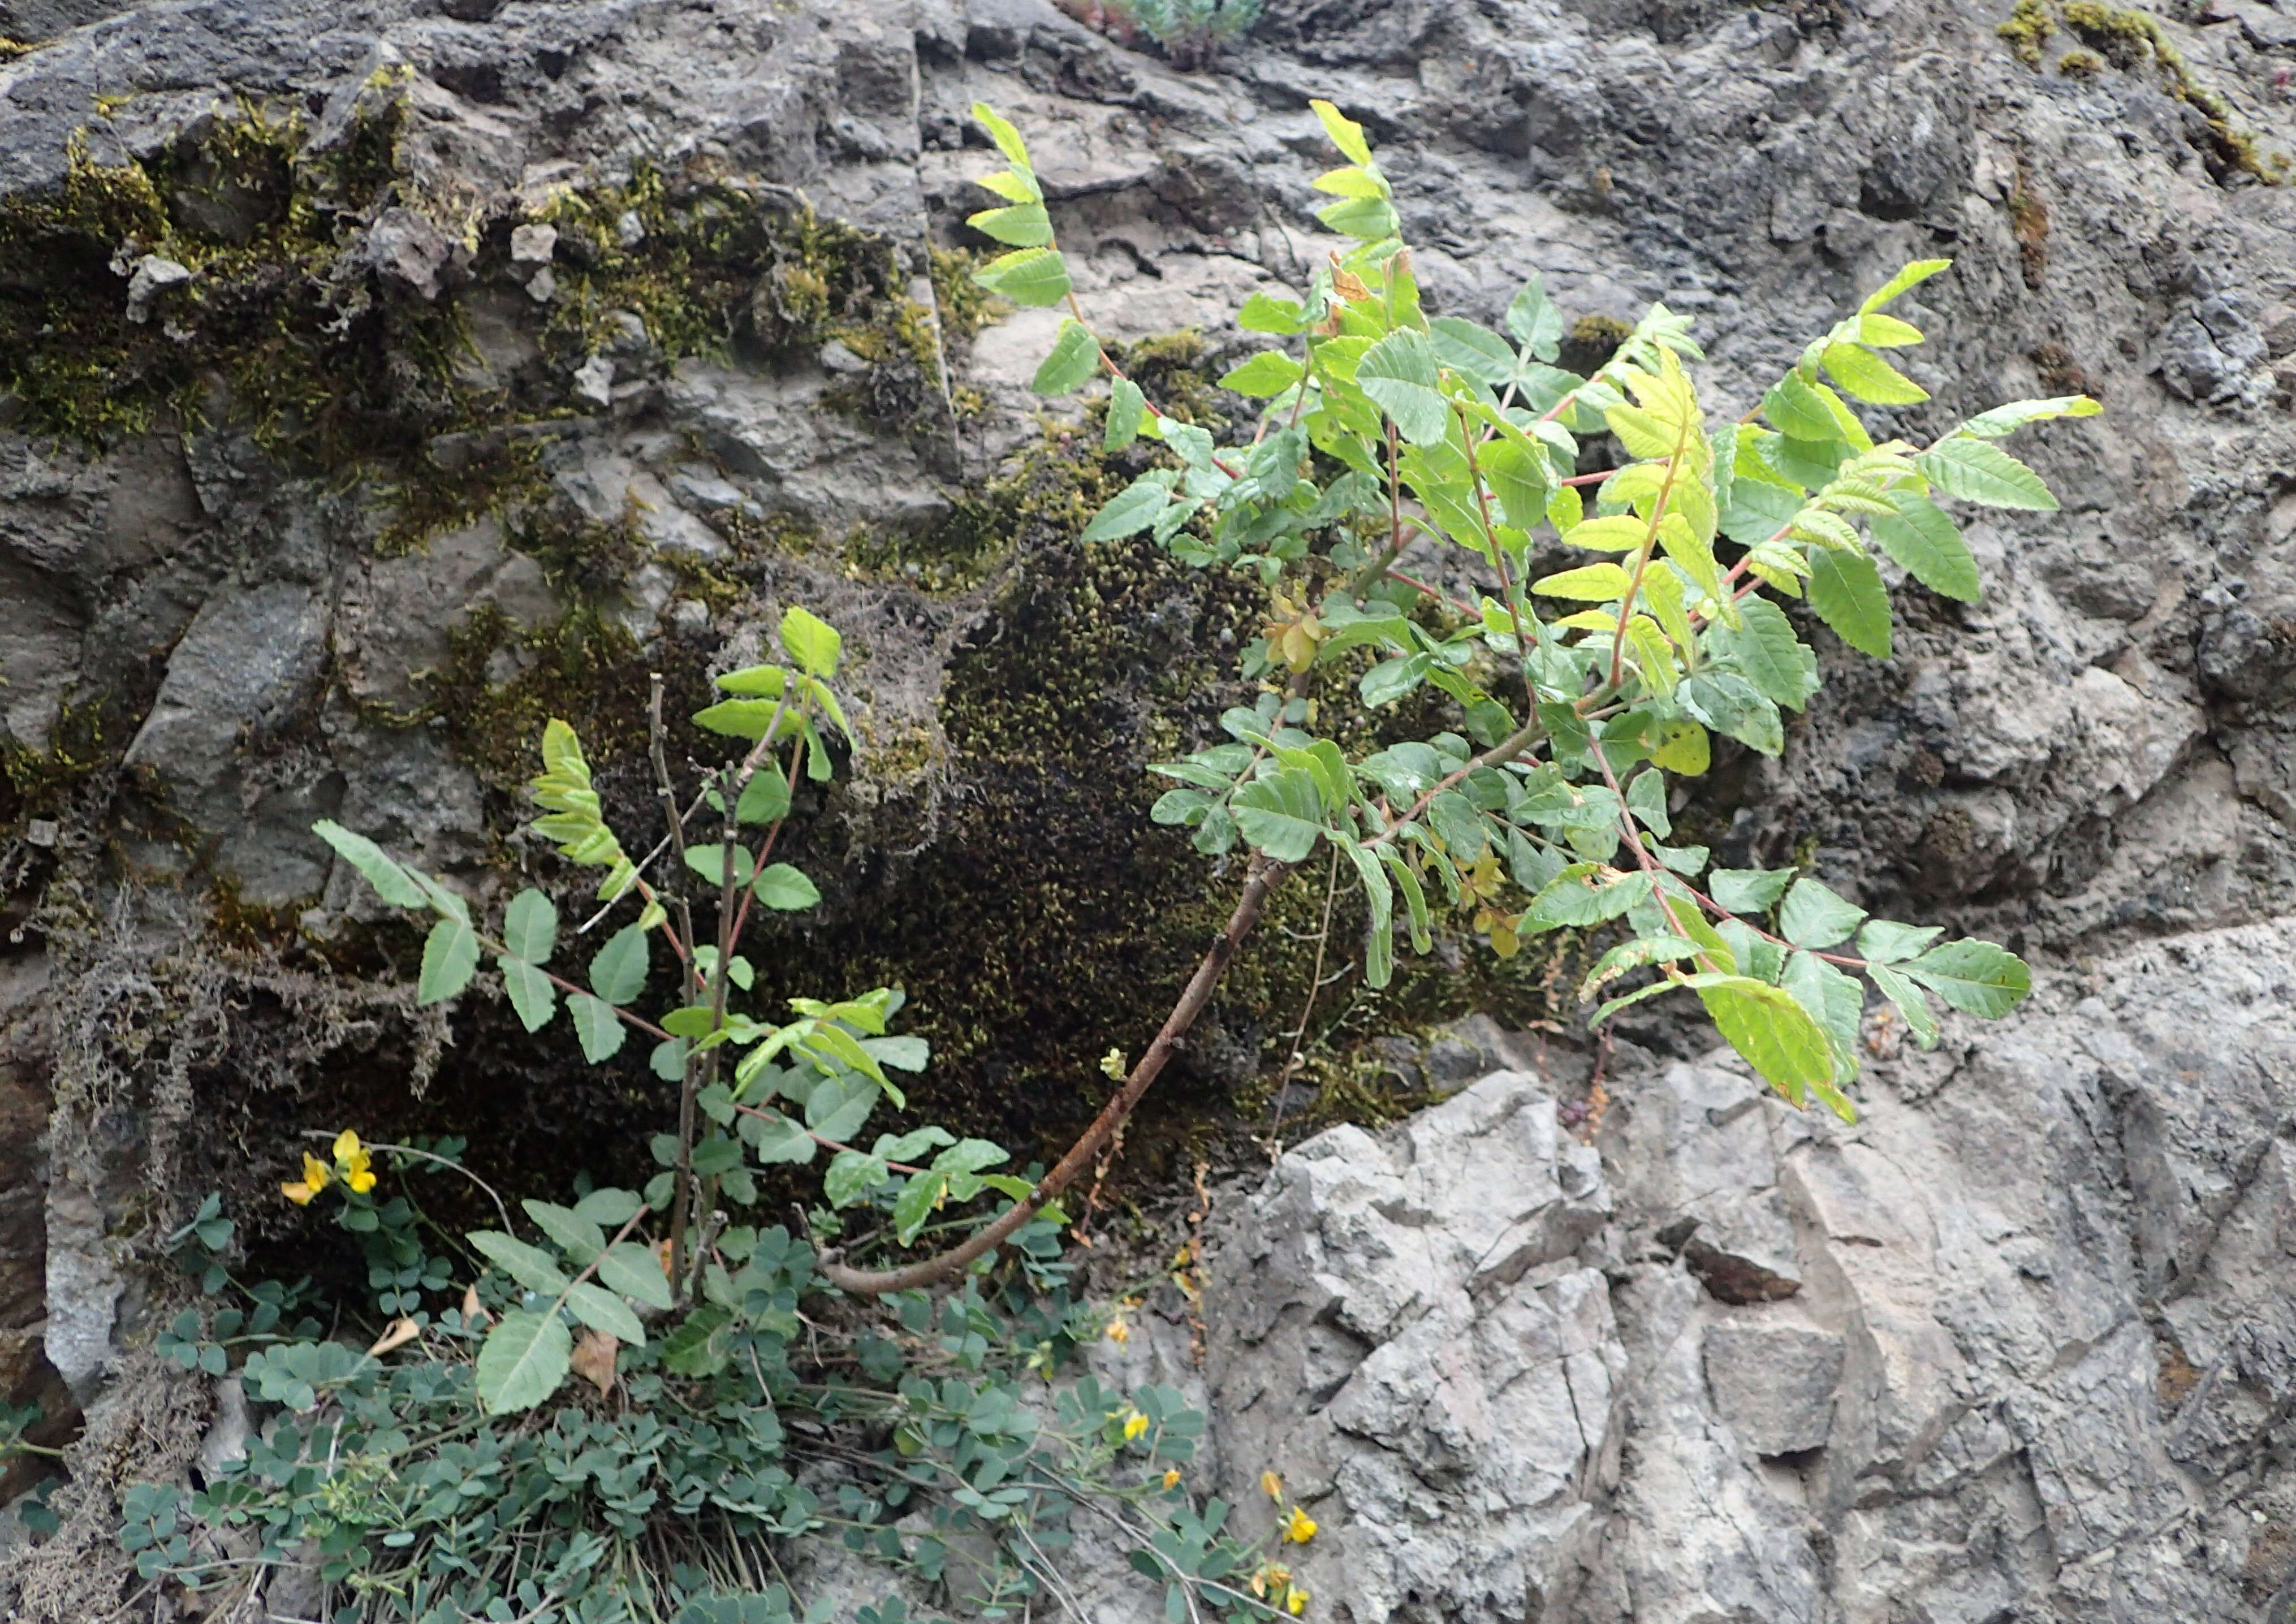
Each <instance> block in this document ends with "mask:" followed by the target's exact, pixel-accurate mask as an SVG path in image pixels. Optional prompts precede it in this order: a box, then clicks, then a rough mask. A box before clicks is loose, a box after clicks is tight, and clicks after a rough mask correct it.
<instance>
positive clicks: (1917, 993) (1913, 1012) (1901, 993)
mask: <svg viewBox="0 0 2296 1624" xmlns="http://www.w3.org/2000/svg"><path fill="white" fill-rule="evenodd" d="M1866 974H1867V975H1869V976H1871V977H1873V978H1874V986H1876V987H1878V988H1881V989H1882V996H1883V997H1886V998H1888V999H1889V1000H1890V1003H1892V1004H1894V1005H1897V1006H1898V1013H1899V1014H1900V1015H1903V1016H1904V1017H1905V1018H1906V1029H1907V1030H1908V1031H1910V1032H1912V1033H1913V1035H1914V1041H1915V1043H1918V1044H1919V1045H1921V1046H1922V1047H1923V1048H1925V1049H1933V1048H1935V1047H1936V1046H1937V1040H1938V1023H1937V1016H1936V1015H1934V1014H1932V1013H1931V1011H1930V1001H1929V1000H1928V999H1927V998H1925V997H1923V996H1922V989H1921V988H1918V987H1916V986H1915V985H1914V984H1913V983H1912V982H1911V981H1909V980H1906V978H1905V977H1904V976H1902V975H1900V974H1898V972H1896V971H1895V970H1893V969H1891V968H1890V966H1889V965H1887V964H1873V963H1869V964H1867V965H1866Z"/></svg>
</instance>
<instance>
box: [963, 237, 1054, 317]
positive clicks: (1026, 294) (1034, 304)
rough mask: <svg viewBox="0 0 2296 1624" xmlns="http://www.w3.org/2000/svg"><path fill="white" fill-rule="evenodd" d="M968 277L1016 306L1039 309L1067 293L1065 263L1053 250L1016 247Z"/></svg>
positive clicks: (1052, 303) (1051, 303)
mask: <svg viewBox="0 0 2296 1624" xmlns="http://www.w3.org/2000/svg"><path fill="white" fill-rule="evenodd" d="M972 280H973V281H975V282H977V283H980V285H981V286H982V287H984V288H987V289H988V291H990V292H992V293H1000V294H1002V295H1004V297H1005V298H1006V299H1011V300H1012V301H1013V303H1014V304H1016V305H1027V306H1029V308H1032V309H1042V308H1045V307H1046V306H1048V305H1056V304H1058V303H1060V302H1061V300H1062V299H1066V298H1067V297H1068V296H1069V265H1068V261H1067V260H1065V259H1063V258H1061V256H1060V252H1059V250H1056V249H1050V248H1019V249H1014V250H1013V251H1012V252H1011V253H1009V254H1005V255H1004V256H1002V257H1001V258H996V259H991V260H990V261H989V262H988V264H987V265H984V266H982V267H980V269H979V270H977V271H975V272H973V273H972Z"/></svg>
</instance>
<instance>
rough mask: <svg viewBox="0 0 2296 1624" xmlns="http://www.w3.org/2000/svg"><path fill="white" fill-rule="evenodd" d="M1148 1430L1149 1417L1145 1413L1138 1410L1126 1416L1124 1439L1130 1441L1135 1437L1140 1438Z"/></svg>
mask: <svg viewBox="0 0 2296 1624" xmlns="http://www.w3.org/2000/svg"><path fill="white" fill-rule="evenodd" d="M1147 1430H1148V1417H1147V1416H1145V1415H1142V1414H1141V1413H1140V1412H1139V1411H1138V1410H1135V1411H1133V1412H1132V1413H1131V1414H1130V1415H1127V1416H1126V1417H1125V1418H1124V1441H1125V1442H1126V1443H1130V1442H1131V1441H1132V1440H1133V1439H1136V1438H1138V1437H1139V1436H1140V1435H1141V1434H1142V1433H1144V1432H1145V1431H1147Z"/></svg>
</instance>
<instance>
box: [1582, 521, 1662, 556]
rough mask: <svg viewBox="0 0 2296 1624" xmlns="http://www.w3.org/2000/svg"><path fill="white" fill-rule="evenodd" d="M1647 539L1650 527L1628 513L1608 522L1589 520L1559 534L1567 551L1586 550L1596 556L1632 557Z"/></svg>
mask: <svg viewBox="0 0 2296 1624" xmlns="http://www.w3.org/2000/svg"><path fill="white" fill-rule="evenodd" d="M1649 535H1650V525H1649V524H1648V523H1647V522H1646V521H1643V520H1640V519H1637V518H1636V517H1635V516H1634V515H1633V514H1631V513H1613V514H1611V516H1610V517H1609V518H1607V519H1589V520H1587V521H1586V522H1585V523H1583V524H1574V525H1572V526H1571V527H1570V529H1567V530H1565V531H1563V532H1562V545H1564V546H1566V547H1585V548H1587V549H1588V550H1589V551H1590V552H1595V553H1631V552H1633V551H1634V550H1635V549H1636V547H1639V546H1640V545H1643V542H1644V540H1645V539H1646V538H1647V537H1649Z"/></svg>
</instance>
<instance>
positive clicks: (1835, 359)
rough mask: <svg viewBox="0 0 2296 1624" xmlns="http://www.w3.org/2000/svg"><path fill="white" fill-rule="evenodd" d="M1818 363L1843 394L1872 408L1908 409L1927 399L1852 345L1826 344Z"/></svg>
mask: <svg viewBox="0 0 2296 1624" xmlns="http://www.w3.org/2000/svg"><path fill="white" fill-rule="evenodd" d="M1818 361H1819V365H1823V366H1824V367H1825V370H1826V373H1827V375H1828V376H1830V377H1831V378H1832V379H1833V381H1834V382H1836V383H1838V384H1840V385H1841V388H1842V389H1843V390H1845V391H1847V392H1848V393H1849V394H1851V395H1854V396H1856V397H1857V398H1858V399H1860V400H1866V401H1871V402H1873V403H1874V405H1876V406H1912V405H1914V404H1915V402H1917V401H1923V400H1927V399H1928V398H1930V392H1929V390H1925V389H1923V387H1922V386H1921V385H1920V384H1918V383H1916V382H1915V381H1913V380H1912V379H1911V378H1908V377H1907V376H1906V375H1905V373H1901V372H1899V371H1898V369H1897V368H1896V367H1894V366H1892V365H1890V364H1889V363H1888V362H1887V361H1884V360H1883V359H1882V357H1879V356H1877V355H1875V354H1874V352H1873V351H1872V350H1870V349H1859V348H1858V347H1857V345H1855V344H1828V345H1827V346H1826V347H1825V352H1824V353H1823V354H1822V355H1821V356H1820V357H1818Z"/></svg>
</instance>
